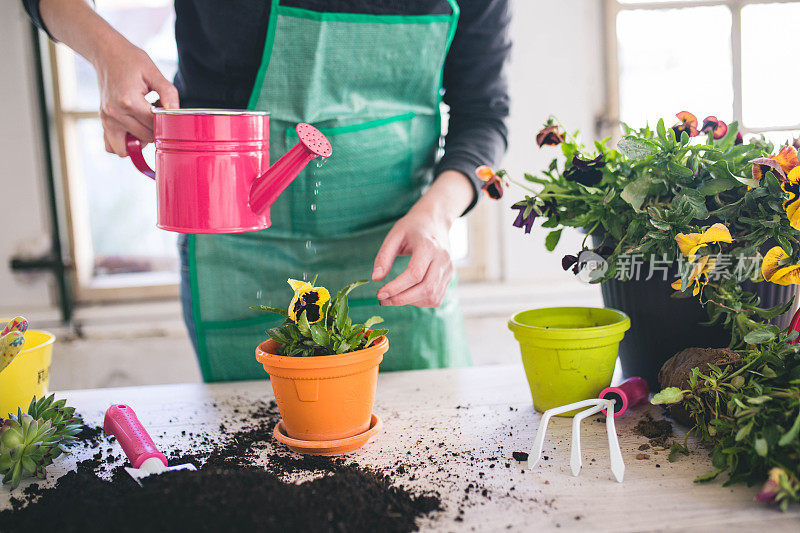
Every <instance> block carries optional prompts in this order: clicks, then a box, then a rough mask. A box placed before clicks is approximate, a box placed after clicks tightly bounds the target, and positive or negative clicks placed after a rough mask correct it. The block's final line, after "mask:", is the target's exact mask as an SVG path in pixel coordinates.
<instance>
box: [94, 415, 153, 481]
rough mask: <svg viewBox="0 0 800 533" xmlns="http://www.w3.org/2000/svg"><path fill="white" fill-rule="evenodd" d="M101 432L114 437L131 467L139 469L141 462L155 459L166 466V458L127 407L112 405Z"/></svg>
mask: <svg viewBox="0 0 800 533" xmlns="http://www.w3.org/2000/svg"><path fill="white" fill-rule="evenodd" d="M103 431H105V432H106V434H108V435H114V436H115V437H116V438H117V440H118V441H119V444H120V446H122V451H124V452H125V455H127V456H128V460H129V461H130V462H131V466H133V467H134V468H139V467H140V466H141V465H142V463H143V462H145V461H146V460H147V459H150V458H152V457H157V458H158V459H160V460H161V462H162V463H164V466H167V458H166V456H164V454H163V453H161V452H160V451H158V448H156V445H155V443H154V442H153V439H151V438H150V435H148V434H147V431H146V430H145V429H144V427H143V426H142V423H141V422H139V419H138V418H137V417H136V413H134V412H133V409H131V408H130V407H128V406H127V405H112V406H111V407H109V408H108V410H107V411H106V416H105V420H104V422H103Z"/></svg>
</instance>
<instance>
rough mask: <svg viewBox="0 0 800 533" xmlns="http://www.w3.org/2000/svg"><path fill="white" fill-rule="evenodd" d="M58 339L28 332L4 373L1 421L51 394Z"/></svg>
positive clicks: (0, 389) (1, 376)
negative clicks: (51, 363) (9, 414)
mask: <svg viewBox="0 0 800 533" xmlns="http://www.w3.org/2000/svg"><path fill="white" fill-rule="evenodd" d="M0 323H5V321H4V320H0ZM55 340H56V337H55V335H53V334H52V333H48V332H46V331H34V330H28V331H26V332H25V344H23V345H22V350H21V351H20V352H19V353H18V354H17V356H16V357H15V358H14V359H13V360H12V361H11V364H10V365H8V366H7V367H6V368H5V369H4V370H2V371H0V418H5V417H6V416H8V413H14V414H16V413H17V408H18V407H21V408H22V410H23V411H25V410H26V409H28V405H29V404H30V403H31V400H32V399H33V397H34V396H36V397H37V398H41V397H42V396H44V395H45V394H47V386H48V385H49V383H50V361H51V360H52V356H53V343H54V342H55Z"/></svg>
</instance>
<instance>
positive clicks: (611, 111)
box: [598, 0, 800, 135]
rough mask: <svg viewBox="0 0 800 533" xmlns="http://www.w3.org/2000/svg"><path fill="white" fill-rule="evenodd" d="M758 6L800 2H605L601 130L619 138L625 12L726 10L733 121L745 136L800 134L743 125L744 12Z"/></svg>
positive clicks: (790, 127)
mask: <svg viewBox="0 0 800 533" xmlns="http://www.w3.org/2000/svg"><path fill="white" fill-rule="evenodd" d="M758 4H800V0H685V1H680V2H676V1H672V2H664V1H648V2H641V3H636V4H623V3H620V2H619V0H604V17H603V19H604V20H603V24H604V40H605V70H606V102H607V104H606V112H605V113H604V114H603V115H601V116H600V117H598V126H599V127H600V128H601V129H602V130H603V131H604V132H605V133H607V134H611V135H615V134H618V132H617V131H616V130H617V128H616V125H617V124H619V121H620V102H619V98H620V92H619V42H618V39H617V15H618V14H619V13H620V12H622V11H641V10H645V11H657V10H666V9H687V8H692V7H716V6H725V7H727V8H728V9H730V11H731V34H730V36H731V61H732V67H733V68H732V75H733V79H732V80H731V82H732V87H733V120H735V121H737V122H738V123H739V131H740V132H741V133H742V134H743V135H746V134H748V133H749V134H757V133H767V132H771V131H787V130H800V123H796V124H785V125H779V126H762V127H751V126H748V125H747V124H745V123H744V121H743V114H742V113H743V111H742V9H744V7H746V6H749V5H758Z"/></svg>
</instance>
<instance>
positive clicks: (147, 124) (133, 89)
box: [95, 41, 180, 157]
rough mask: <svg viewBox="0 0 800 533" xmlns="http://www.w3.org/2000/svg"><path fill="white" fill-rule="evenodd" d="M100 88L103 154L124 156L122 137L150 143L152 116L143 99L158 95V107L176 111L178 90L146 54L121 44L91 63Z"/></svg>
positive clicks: (126, 43)
mask: <svg viewBox="0 0 800 533" xmlns="http://www.w3.org/2000/svg"><path fill="white" fill-rule="evenodd" d="M95 69H96V70H97V80H98V83H99V85H100V120H101V121H102V123H103V132H104V137H105V144H106V151H107V152H111V153H114V154H117V155H118V156H120V157H125V156H127V155H128V150H127V148H126V147H125V133H126V132H130V133H131V134H132V135H133V136H134V137H137V138H139V139H140V140H141V141H142V143H143V144H147V143H148V142H151V141H152V140H153V113H152V111H150V103H149V102H148V101H147V100H145V98H144V97H145V95H146V94H148V93H149V92H151V91H155V92H157V93H158V96H159V100H160V102H161V106H163V107H165V108H168V109H176V108H178V107H180V103H179V101H178V90H177V89H175V86H174V85H172V84H171V83H170V82H169V81H168V80H167V79H166V78H165V77H164V76H163V75H162V74H161V72H160V71H159V70H158V67H156V65H155V63H153V61H152V60H151V59H150V56H148V55H147V53H146V52H145V51H144V50H142V49H140V48H137V47H136V46H133V45H132V44H130V43H129V42H127V41H125V42H124V43H123V44H119V43H117V45H116V46H112V47H110V49H109V50H106V51H105V53H104V54H103V56H102V58H101V59H99V60H98V61H96V62H95Z"/></svg>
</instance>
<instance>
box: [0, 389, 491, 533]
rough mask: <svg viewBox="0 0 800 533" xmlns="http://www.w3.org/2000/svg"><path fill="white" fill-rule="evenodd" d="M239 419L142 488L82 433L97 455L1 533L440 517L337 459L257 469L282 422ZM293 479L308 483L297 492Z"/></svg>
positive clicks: (28, 493)
mask: <svg viewBox="0 0 800 533" xmlns="http://www.w3.org/2000/svg"><path fill="white" fill-rule="evenodd" d="M241 416H242V417H243V418H245V419H246V420H247V423H248V424H249V425H248V427H246V428H245V429H242V430H238V431H232V430H229V429H228V427H227V426H226V425H225V424H224V423H223V424H222V425H221V426H220V431H221V432H222V434H223V436H224V439H223V440H222V441H221V442H214V441H213V440H211V439H210V438H209V437H207V436H199V435H194V434H190V435H189V436H188V440H189V441H190V442H191V444H192V448H197V449H203V448H206V449H210V450H209V451H205V452H202V451H198V452H192V453H182V452H178V451H176V452H173V453H172V454H170V464H172V465H176V464H183V463H187V462H191V463H193V464H195V465H196V466H197V467H199V470H198V471H196V472H192V471H186V470H181V471H174V472H168V473H165V474H162V475H160V476H150V477H148V478H145V479H144V480H143V481H142V485H143V486H142V487H139V486H138V485H137V484H136V483H135V482H134V481H133V480H132V479H131V478H130V477H129V476H128V474H127V473H126V472H125V471H124V469H123V467H122V465H119V466H116V467H111V463H113V462H115V461H118V460H119V459H120V457H119V456H113V455H108V457H106V459H105V460H104V459H103V456H104V453H103V448H105V452H106V454H111V453H112V451H114V449H113V448H112V447H111V446H110V444H111V440H110V439H109V438H108V437H106V436H105V435H103V434H102V432H101V431H97V430H98V429H100V428H87V429H86V430H84V431H83V432H82V433H81V434H80V435H79V440H80V441H81V442H82V443H83V445H84V446H86V447H88V448H90V449H97V453H96V454H95V456H94V457H93V458H92V459H89V460H86V461H82V462H81V463H79V464H78V468H77V469H76V470H75V471H72V472H69V473H68V474H66V475H64V476H62V477H61V478H60V479H59V480H58V482H57V483H56V485H55V486H54V487H52V488H41V487H40V486H39V485H38V484H33V485H30V486H28V487H27V488H26V489H25V490H24V491H23V492H22V497H21V498H17V497H12V499H11V502H12V507H13V509H12V510H7V511H2V512H0V531H3V532H4V533H16V532H22V531H37V530H38V531H59V532H63V533H67V532H73V531H74V532H82V533H92V532H95V531H97V532H100V531H103V532H107V531H115V532H123V533H124V532H127V531H131V532H134V531H135V532H137V533H138V532H140V531H229V530H232V529H235V530H237V531H247V530H250V531H286V530H310V531H336V532H339V531H413V530H416V528H417V526H416V519H417V518H418V517H420V516H423V515H426V514H428V513H431V512H433V511H436V510H439V509H441V500H440V497H439V494H437V493H433V492H431V493H426V494H415V493H412V492H411V491H409V490H407V489H405V488H404V487H402V486H397V485H395V484H394V483H393V482H392V479H391V478H390V477H389V476H388V475H386V474H384V473H380V472H375V471H373V470H370V469H367V468H363V467H361V466H359V465H358V464H355V463H346V461H345V460H344V459H342V458H328V457H315V456H299V457H298V456H296V455H293V454H289V453H273V454H270V455H269V458H268V463H267V464H266V466H265V465H263V464H256V459H257V457H258V452H259V450H261V449H263V448H264V447H265V443H268V442H270V440H271V439H272V428H273V427H274V426H275V424H276V423H277V422H278V420H279V417H280V415H279V413H278V410H277V407H276V405H275V403H274V402H271V403H269V404H266V403H264V404H261V405H259V406H258V408H257V409H256V410H255V411H253V412H250V413H247V414H243V415H241ZM239 426H240V424H237V427H239ZM109 458H111V460H110V461H109V460H108V459H109ZM293 473H298V474H306V476H305V477H306V479H307V478H308V477H313V479H310V480H307V481H304V482H302V483H293V482H291V481H289V480H287V475H289V474H293ZM98 474H105V475H104V476H102V477H101V476H99V475H98ZM308 474H314V476H309V475H308ZM486 492H487V491H486V489H483V493H484V494H483V496H486V494H485V493H486ZM31 503H33V505H30V504H31Z"/></svg>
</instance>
